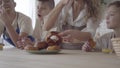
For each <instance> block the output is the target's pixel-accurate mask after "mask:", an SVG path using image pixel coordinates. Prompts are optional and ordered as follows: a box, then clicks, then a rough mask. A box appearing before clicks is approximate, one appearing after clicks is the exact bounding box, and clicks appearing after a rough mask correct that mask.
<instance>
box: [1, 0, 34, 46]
mask: <svg viewBox="0 0 120 68" xmlns="http://www.w3.org/2000/svg"><path fill="white" fill-rule="evenodd" d="M15 7H16V3H15V2H14V0H0V35H1V34H3V38H4V39H5V40H6V41H7V42H8V43H10V44H11V45H13V46H15V47H18V48H19V47H21V46H18V45H17V41H20V40H21V39H22V38H24V37H29V38H30V39H31V40H32V41H33V40H34V39H33V38H32V37H31V36H30V35H31V33H32V31H33V28H32V22H31V19H30V18H29V17H28V16H26V15H24V14H22V13H20V12H16V11H15Z"/></svg>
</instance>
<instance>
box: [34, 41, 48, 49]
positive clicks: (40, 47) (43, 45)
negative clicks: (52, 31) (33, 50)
mask: <svg viewBox="0 0 120 68" xmlns="http://www.w3.org/2000/svg"><path fill="white" fill-rule="evenodd" d="M34 47H37V48H38V49H39V50H40V49H45V48H47V47H48V45H47V43H46V42H45V41H42V42H37V43H36V44H35V45H34Z"/></svg>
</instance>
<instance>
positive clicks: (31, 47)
mask: <svg viewBox="0 0 120 68" xmlns="http://www.w3.org/2000/svg"><path fill="white" fill-rule="evenodd" d="M24 50H38V48H37V47H34V46H32V45H27V46H25V47H24Z"/></svg>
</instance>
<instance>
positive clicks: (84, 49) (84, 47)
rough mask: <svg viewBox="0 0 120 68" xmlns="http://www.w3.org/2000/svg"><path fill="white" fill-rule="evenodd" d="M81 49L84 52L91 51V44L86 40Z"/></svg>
mask: <svg viewBox="0 0 120 68" xmlns="http://www.w3.org/2000/svg"><path fill="white" fill-rule="evenodd" d="M82 51H85V52H91V51H92V48H91V46H90V45H89V42H86V43H85V44H84V45H83V46H82Z"/></svg>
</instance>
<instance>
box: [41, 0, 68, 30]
mask: <svg viewBox="0 0 120 68" xmlns="http://www.w3.org/2000/svg"><path fill="white" fill-rule="evenodd" d="M68 1H69V0H61V1H60V2H59V3H58V5H57V6H56V7H55V8H54V9H53V10H52V11H51V12H50V13H49V17H48V19H47V21H46V23H45V24H44V26H43V30H47V31H48V30H50V29H51V28H52V27H53V26H54V25H55V22H56V21H57V19H58V17H59V14H60V12H61V11H62V8H63V7H64V5H65V4H66V3H67V2H68Z"/></svg>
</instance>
